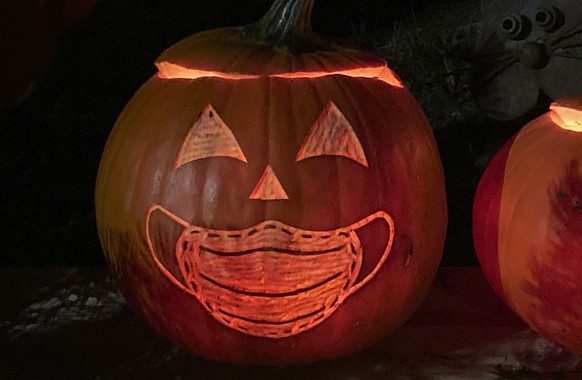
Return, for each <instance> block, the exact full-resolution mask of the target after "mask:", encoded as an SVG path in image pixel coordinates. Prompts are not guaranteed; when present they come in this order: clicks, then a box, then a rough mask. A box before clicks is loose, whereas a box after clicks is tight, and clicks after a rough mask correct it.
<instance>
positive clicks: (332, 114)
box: [296, 101, 368, 168]
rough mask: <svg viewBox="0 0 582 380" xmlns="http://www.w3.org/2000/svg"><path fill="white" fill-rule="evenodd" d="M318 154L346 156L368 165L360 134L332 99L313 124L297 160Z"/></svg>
mask: <svg viewBox="0 0 582 380" xmlns="http://www.w3.org/2000/svg"><path fill="white" fill-rule="evenodd" d="M316 156H344V157H347V158H349V159H351V160H353V161H355V162H357V163H359V164H361V165H363V166H365V167H366V168H367V167H368V161H367V160H366V155H365V154H364V149H363V148H362V144H361V143H360V141H359V140H358V136H356V133H355V132H354V129H353V128H352V126H351V125H350V123H349V121H348V120H347V119H346V117H345V116H344V115H343V114H342V113H341V111H340V110H339V109H338V108H337V106H336V105H335V104H334V103H333V102H331V101H330V102H329V103H327V105H326V106H325V108H324V109H323V111H322V112H321V114H320V115H319V117H318V118H317V120H316V121H315V123H313V125H312V126H311V129H310V130H309V132H308V133H307V137H305V141H304V142H303V145H302V146H301V148H300V149H299V152H298V153H297V157H296V161H297V162H299V161H301V160H304V159H306V158H309V157H316Z"/></svg>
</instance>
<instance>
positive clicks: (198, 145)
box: [146, 103, 394, 338]
mask: <svg viewBox="0 0 582 380" xmlns="http://www.w3.org/2000/svg"><path fill="white" fill-rule="evenodd" d="M330 126H331V127H330ZM209 139H211V140H214V141H209ZM329 141H340V142H341V147H336V146H333V144H331V145H330V144H329ZM332 151H333V152H335V153H334V154H338V155H344V156H346V157H348V158H351V159H352V160H354V161H357V162H359V163H360V164H362V165H364V166H367V162H366V158H365V156H364V154H363V150H362V148H361V145H360V144H359V142H358V141H357V137H356V136H355V133H354V132H353V130H352V129H351V126H349V123H347V120H345V118H344V117H343V115H342V114H341V113H340V112H339V110H338V109H337V108H336V107H335V105H333V103H329V105H328V107H327V108H326V109H325V110H324V112H323V113H322V116H320V118H319V119H318V121H316V123H315V124H314V126H313V127H312V128H311V130H310V132H309V133H308V137H307V138H306V141H305V143H304V144H303V146H302V148H301V149H300V151H299V153H298V155H297V161H300V160H302V159H305V158H307V157H313V156H316V155H323V154H331V152H332ZM213 155H220V156H227V157H232V158H237V159H239V160H241V161H243V162H246V158H245V157H244V154H242V151H241V150H240V147H239V146H238V144H237V142H236V140H235V139H234V136H233V135H232V132H230V130H228V127H226V125H225V124H224V123H223V122H222V120H221V119H220V117H219V116H218V114H216V112H215V111H214V110H213V109H212V108H211V107H207V108H206V109H205V110H204V111H203V112H202V114H201V117H200V118H199V120H198V121H197V122H196V123H195V124H194V127H193V128H192V129H191V130H190V132H189V134H188V136H187V137H186V140H185V142H184V144H183V145H182V148H181V150H180V153H179V155H178V158H177V160H176V168H178V167H179V166H181V165H183V164H184V163H187V162H190V161H192V160H196V159H198V158H199V157H208V156H213ZM249 198H250V199H259V200H283V199H287V194H286V193H285V190H284V189H283V187H282V186H281V184H280V182H279V181H278V180H277V178H276V176H275V174H274V172H273V170H272V168H271V167H270V166H267V168H266V169H265V171H264V173H263V175H262V176H261V178H260V179H259V180H258V182H257V185H256V186H255V188H254V189H253V190H252V192H251V193H250V195H249ZM158 213H161V215H164V216H165V217H167V218H169V219H171V220H172V221H173V222H175V223H176V224H177V225H179V226H180V227H181V228H182V232H181V235H180V236H179V238H178V239H177V242H176V246H175V257H174V260H175V262H172V263H168V262H164V259H161V258H160V256H159V255H158V254H157V252H156V249H155V248H154V244H153V243H152V235H153V232H152V231H153V230H154V229H155V226H154V225H153V224H154V223H153V222H152V221H151V220H152V216H154V215H156V214H158ZM373 221H380V222H381V223H379V224H382V226H383V228H386V230H387V231H388V232H387V233H386V234H385V235H386V236H388V241H387V244H386V246H385V249H384V251H383V253H382V255H381V256H380V258H379V259H378V261H377V262H376V264H375V266H374V267H373V269H372V270H371V271H370V272H369V273H367V274H365V276H360V277H358V276H359V275H360V272H361V267H362V262H363V252H364V247H362V245H361V243H360V239H359V237H358V234H357V231H358V230H359V229H361V228H363V227H364V226H366V225H368V224H369V223H371V222H373ZM146 236H147V240H148V245H149V249H150V252H151V254H152V257H153V259H154V261H155V262H156V264H157V265H158V267H159V269H160V270H161V271H162V272H163V273H164V274H165V275H166V276H167V277H168V278H169V279H170V280H171V281H172V282H173V283H174V284H175V285H177V286H179V287H180V288H182V289H183V290H184V291H185V292H187V293H189V294H191V295H193V296H194V297H195V298H196V299H197V300H198V301H199V302H200V304H201V305H202V306H203V307H204V308H205V309H206V310H207V311H208V312H209V313H210V314H211V315H212V316H213V317H214V318H215V319H216V320H218V321H219V322H221V323H222V324H224V325H226V326H228V327H230V328H233V329H236V330H238V331H240V332H243V333H245V334H250V335H255V336H261V337H270V338H281V337H287V336H292V335H295V334H298V333H300V332H302V331H305V330H308V329H311V328H313V327H314V326H316V325H318V324H319V323H321V322H323V321H324V320H325V319H326V318H327V317H329V316H330V315H331V314H332V313H333V312H334V311H335V310H337V308H338V307H339V306H340V305H341V304H342V303H343V302H344V300H345V299H346V298H347V297H348V296H349V295H350V294H352V293H354V292H355V291H356V290H358V289H359V288H361V287H362V286H363V285H365V284H366V283H367V282H368V281H370V280H371V279H372V278H373V277H374V276H375V275H376V273H377V272H378V270H379V269H380V268H381V266H382V265H383V264H384V262H385V261H386V259H387V257H388V254H389V252H390V249H391V247H392V241H393V237H394V224H393V221H392V218H391V217H390V216H389V215H388V214H387V213H386V212H384V211H378V212H376V213H373V214H371V215H369V216H368V217H366V218H364V219H362V220H360V221H357V222H355V223H353V224H351V225H349V226H345V227H341V228H337V229H334V230H330V231H309V230H304V229H301V228H298V227H294V226H290V225H287V224H285V223H283V222H280V221H275V220H268V221H263V222H261V223H258V224H257V225H255V226H252V227H248V228H246V229H242V230H218V229H208V228H203V227H198V226H192V225H190V224H189V223H188V222H186V221H185V220H183V219H182V218H181V217H179V216H177V215H175V214H174V213H173V212H171V211H169V210H167V209H165V208H164V207H163V206H161V205H157V204H155V205H152V207H150V209H149V211H148V214H147V217H146ZM170 266H171V267H173V268H174V270H170V269H169V267H170ZM362 277H363V278H362Z"/></svg>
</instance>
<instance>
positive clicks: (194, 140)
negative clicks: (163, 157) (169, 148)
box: [174, 104, 247, 170]
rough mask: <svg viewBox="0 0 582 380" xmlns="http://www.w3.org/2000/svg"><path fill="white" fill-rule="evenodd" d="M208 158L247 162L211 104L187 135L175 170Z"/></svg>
mask: <svg viewBox="0 0 582 380" xmlns="http://www.w3.org/2000/svg"><path fill="white" fill-rule="evenodd" d="M207 157H232V158H235V159H237V160H240V161H242V162H247V159H246V157H245V155H244V154H243V152H242V150H241V148H240V145H238V142H237V141H236V138H235V137H234V135H233V134H232V131H231V130H230V129H229V128H228V126H227V125H226V124H225V123H224V121H222V119H221V118H220V116H219V115H218V113H216V111H215V110H214V108H212V106H211V105H210V104H208V105H207V106H206V107H204V109H203V110H202V112H200V116H199V117H198V120H196V121H195V122H194V124H193V125H192V127H191V128H190V130H189V131H188V134H186V138H185V139H184V142H183V143H182V147H181V148H180V151H179V152H178V156H177V157H176V162H175V164H174V170H176V169H177V168H179V167H180V166H182V165H184V164H186V163H188V162H190V161H195V160H199V159H202V158H207Z"/></svg>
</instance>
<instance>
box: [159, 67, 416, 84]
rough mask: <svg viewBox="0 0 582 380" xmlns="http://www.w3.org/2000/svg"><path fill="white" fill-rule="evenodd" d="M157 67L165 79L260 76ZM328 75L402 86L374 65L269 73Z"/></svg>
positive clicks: (290, 76) (301, 76) (292, 76)
mask: <svg viewBox="0 0 582 380" xmlns="http://www.w3.org/2000/svg"><path fill="white" fill-rule="evenodd" d="M156 66H157V67H158V70H159V72H158V76H159V77H160V78H165V79H198V78H208V77H213V78H224V79H233V80H244V79H256V78H259V77H261V76H260V75H248V74H237V73H223V72H218V71H207V70H197V69H189V68H186V67H183V66H180V65H176V64H174V63H170V62H159V63H157V64H156ZM328 75H345V76H350V77H355V78H370V79H378V80H381V81H382V82H385V83H388V84H389V85H391V86H395V87H400V88H402V87H404V85H403V84H402V82H401V81H400V79H399V78H398V77H397V76H396V74H394V72H393V71H392V70H390V69H389V68H388V67H386V66H376V67H365V68H356V69H349V70H337V71H329V72H327V71H298V72H293V73H283V74H272V75H269V77H271V78H287V79H305V78H308V79H309V78H321V77H325V76H328Z"/></svg>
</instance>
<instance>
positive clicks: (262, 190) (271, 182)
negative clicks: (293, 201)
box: [249, 165, 289, 201]
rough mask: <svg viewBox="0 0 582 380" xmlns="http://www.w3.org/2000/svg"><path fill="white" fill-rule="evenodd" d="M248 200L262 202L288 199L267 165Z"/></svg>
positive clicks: (271, 169)
mask: <svg viewBox="0 0 582 380" xmlns="http://www.w3.org/2000/svg"><path fill="white" fill-rule="evenodd" d="M249 198H250V199H261V200H264V201H271V200H277V199H289V197H288V196H287V193H285V190H284V189H283V186H282V185H281V182H279V179H278V178H277V176H276V175H275V172H274V171H273V168H272V167H271V165H267V167H266V168H265V171H263V175H261V178H260V179H259V181H258V182H257V184H256V185H255V188H254V189H253V191H252V192H251V195H249Z"/></svg>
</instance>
